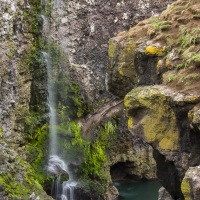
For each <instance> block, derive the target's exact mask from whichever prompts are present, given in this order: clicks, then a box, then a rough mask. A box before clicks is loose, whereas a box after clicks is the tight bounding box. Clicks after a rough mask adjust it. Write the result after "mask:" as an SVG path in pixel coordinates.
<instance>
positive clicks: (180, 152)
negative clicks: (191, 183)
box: [124, 85, 199, 198]
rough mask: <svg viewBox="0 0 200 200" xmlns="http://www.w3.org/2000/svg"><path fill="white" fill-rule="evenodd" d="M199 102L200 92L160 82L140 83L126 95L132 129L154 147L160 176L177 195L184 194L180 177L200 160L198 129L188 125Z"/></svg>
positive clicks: (165, 184)
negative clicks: (149, 84)
mask: <svg viewBox="0 0 200 200" xmlns="http://www.w3.org/2000/svg"><path fill="white" fill-rule="evenodd" d="M198 102H199V95H195V94H193V95H186V94H182V93H177V91H174V90H172V89H170V88H168V87H166V86H158V85H157V86H145V87H137V88H135V89H133V90H132V91H131V92H129V93H128V94H127V95H126V96H125V99H124V105H125V108H126V112H127V115H128V117H129V119H128V127H129V130H130V131H131V133H132V134H133V135H135V136H137V137H140V138H142V139H144V140H145V141H146V142H147V143H149V144H151V146H152V147H153V148H154V158H155V159H156V163H157V176H158V178H159V179H160V181H161V183H162V184H163V186H164V187H165V188H166V189H167V190H168V191H169V193H170V194H171V196H172V197H173V198H175V197H176V196H177V197H178V196H179V197H181V198H182V193H181V189H180V187H181V182H180V180H181V179H182V178H183V176H184V173H185V170H187V168H188V167H189V165H193V164H194V163H198V162H199V160H198V159H197V154H198V152H199V150H198V147H197V143H196V142H194V141H195V140H196V141H199V139H198V138H197V134H198V131H197V132H194V131H193V130H190V129H189V128H188V126H189V120H188V118H187V113H188V112H189V110H190V109H191V108H193V107H194V105H195V104H196V103H198ZM193 110H194V109H193ZM190 113H192V111H190ZM192 116H193V115H192ZM170 163H171V164H170Z"/></svg>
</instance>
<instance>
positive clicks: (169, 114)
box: [124, 86, 179, 151]
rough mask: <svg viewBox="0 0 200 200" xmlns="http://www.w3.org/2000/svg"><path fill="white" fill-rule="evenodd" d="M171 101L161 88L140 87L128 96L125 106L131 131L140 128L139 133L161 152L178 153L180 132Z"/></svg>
mask: <svg viewBox="0 0 200 200" xmlns="http://www.w3.org/2000/svg"><path fill="white" fill-rule="evenodd" d="M169 99H170V98H169V97H167V96H165V95H164V94H163V92H162V89H161V88H159V87H153V86H152V87H151V86H149V87H138V88H136V89H133V90H132V91H131V92H130V93H128V94H127V96H126V97H125V99H124V105H125V108H126V110H127V114H128V116H129V120H128V126H129V128H130V130H134V129H135V130H137V127H140V131H139V132H140V134H141V131H142V134H143V135H142V137H144V139H145V140H146V141H147V142H148V143H150V144H152V145H153V146H155V147H157V148H159V149H160V150H172V151H177V150H178V149H179V131H178V127H177V125H176V116H175V113H174V111H173V109H172V108H171V107H170V105H169ZM134 132H135V131H134ZM136 133H137V131H136ZM140 137H141V135H140Z"/></svg>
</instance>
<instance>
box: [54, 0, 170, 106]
mask: <svg viewBox="0 0 200 200" xmlns="http://www.w3.org/2000/svg"><path fill="white" fill-rule="evenodd" d="M59 2H60V3H59V4H57V5H55V6H54V8H53V10H52V21H51V36H52V39H54V40H55V41H57V43H58V44H59V45H60V46H61V48H62V50H63V51H64V52H65V53H66V54H67V55H68V57H69V60H70V62H71V63H72V64H73V66H75V68H76V70H78V71H79V73H81V74H83V75H82V77H84V78H82V79H79V78H78V79H77V80H78V81H79V82H80V86H82V89H83V91H84V92H85V94H86V97H87V100H88V102H90V103H91V102H94V101H97V100H99V99H100V98H102V97H103V98H105V96H106V84H105V82H107V75H106V67H107V64H108V54H107V52H108V40H109V39H110V38H111V37H113V36H114V35H116V34H117V33H118V32H120V31H124V30H128V29H129V28H130V27H131V26H133V25H135V24H136V23H138V22H139V21H140V20H142V19H144V18H148V17H150V16H152V15H156V14H157V13H160V12H161V11H162V10H163V9H165V8H166V7H167V5H168V4H170V3H171V2H173V0H167V1H157V0H152V1H143V0H135V1H133V0H128V1H117V0H112V1H111V0H109V1H104V0H99V1H93V0H92V1H78V0H75V1H62V0H60V1H59ZM76 66H77V67H76ZM77 68H78V69H77ZM75 74H76V73H75ZM78 77H80V75H78ZM107 95H108V94H107Z"/></svg>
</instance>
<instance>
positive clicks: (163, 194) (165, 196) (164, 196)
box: [158, 187, 174, 200]
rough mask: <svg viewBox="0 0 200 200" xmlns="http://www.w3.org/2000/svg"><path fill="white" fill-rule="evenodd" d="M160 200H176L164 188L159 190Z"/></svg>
mask: <svg viewBox="0 0 200 200" xmlns="http://www.w3.org/2000/svg"><path fill="white" fill-rule="evenodd" d="M158 200H174V199H173V198H172V197H171V195H170V194H169V193H168V192H167V191H166V189H165V188H164V187H161V188H160V189H159V195H158Z"/></svg>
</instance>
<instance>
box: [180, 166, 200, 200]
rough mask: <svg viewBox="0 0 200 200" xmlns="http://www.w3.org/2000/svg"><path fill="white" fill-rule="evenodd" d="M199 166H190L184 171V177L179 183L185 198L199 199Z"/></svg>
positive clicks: (189, 199) (190, 199)
mask: <svg viewBox="0 0 200 200" xmlns="http://www.w3.org/2000/svg"><path fill="white" fill-rule="evenodd" d="M199 170H200V167H199V166H196V167H190V168H189V169H188V170H187V172H186V173H185V176H184V179H183V181H182V183H181V190H182V192H183V195H184V198H185V200H197V199H199V192H200V176H199V173H200V171H199Z"/></svg>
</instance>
